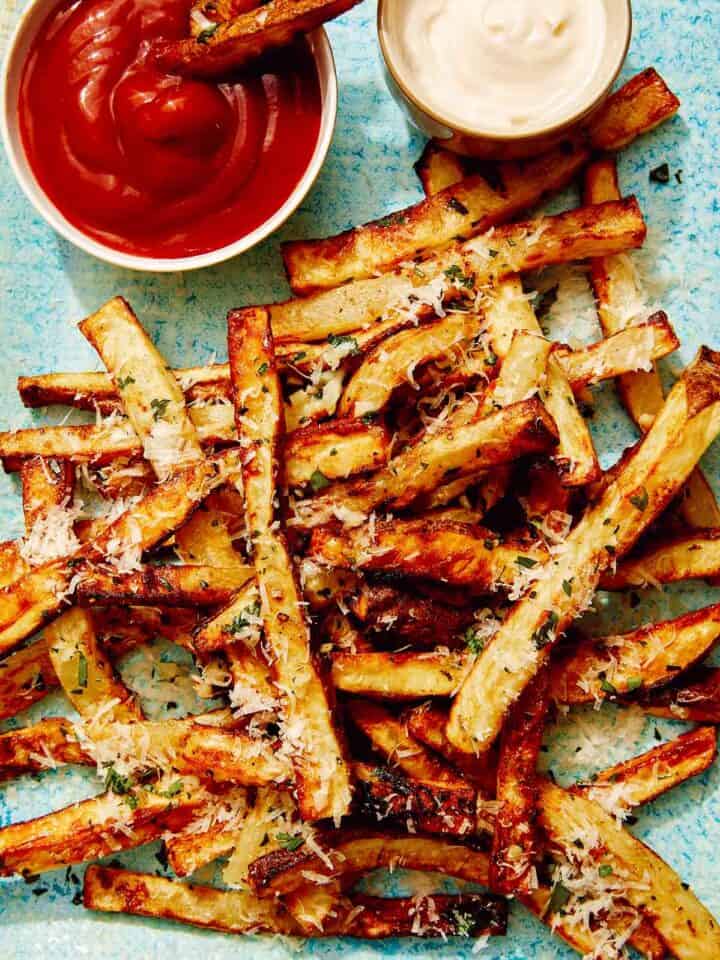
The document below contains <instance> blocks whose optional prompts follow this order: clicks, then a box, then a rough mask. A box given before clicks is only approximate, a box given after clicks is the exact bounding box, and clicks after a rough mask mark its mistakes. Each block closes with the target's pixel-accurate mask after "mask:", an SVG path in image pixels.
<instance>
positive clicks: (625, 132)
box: [589, 67, 680, 150]
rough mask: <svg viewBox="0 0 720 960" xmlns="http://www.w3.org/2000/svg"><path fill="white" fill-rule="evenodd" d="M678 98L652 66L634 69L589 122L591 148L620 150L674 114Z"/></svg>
mask: <svg viewBox="0 0 720 960" xmlns="http://www.w3.org/2000/svg"><path fill="white" fill-rule="evenodd" d="M679 109H680V101H679V100H678V98H677V97H676V96H675V94H674V93H672V91H671V90H669V89H668V87H667V85H666V84H665V81H664V80H663V79H662V77H661V76H660V75H659V74H658V72H657V71H656V70H655V69H654V68H653V67H649V68H648V69H647V70H643V71H642V73H638V74H637V75H636V76H634V77H633V78H632V79H631V80H628V82H627V83H626V84H624V85H623V86H622V87H620V89H619V90H616V91H615V93H614V94H612V96H611V97H609V98H608V99H607V100H606V101H605V103H604V104H603V106H602V107H601V109H600V110H598V112H597V113H596V114H595V115H594V117H593V118H592V121H591V123H590V128H589V136H590V143H591V144H592V146H593V147H594V149H595V150H622V148H623V147H626V146H627V145H628V144H629V143H632V141H633V140H635V138H636V137H639V136H640V135H641V134H643V133H648V132H649V131H650V130H653V129H654V128H655V127H657V126H658V125H659V124H661V123H663V122H664V121H665V120H668V119H669V118H670V117H672V116H674V115H675V114H676V113H677V111H678V110H679Z"/></svg>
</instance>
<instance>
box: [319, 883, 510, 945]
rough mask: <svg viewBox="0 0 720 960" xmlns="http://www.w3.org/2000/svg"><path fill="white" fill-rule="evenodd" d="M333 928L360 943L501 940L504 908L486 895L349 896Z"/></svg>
mask: <svg viewBox="0 0 720 960" xmlns="http://www.w3.org/2000/svg"><path fill="white" fill-rule="evenodd" d="M333 928H334V932H335V933H337V934H341V935H343V936H347V937H356V938H358V939H361V940H380V939H384V938H385V937H413V936H415V937H423V938H426V939H427V938H430V939H433V938H442V939H443V940H445V938H446V937H464V938H473V937H485V936H504V935H505V932H506V928H507V904H506V903H505V902H503V901H502V900H501V899H500V898H499V897H492V896H490V895H488V894H482V895H478V894H464V895H463V896H444V895H437V896H432V897H427V898H424V899H423V898H418V897H412V898H410V899H403V898H380V897H366V896H359V895H353V896H352V897H351V902H350V904H349V911H348V914H347V917H346V918H343V919H341V921H340V923H338V924H334V925H333Z"/></svg>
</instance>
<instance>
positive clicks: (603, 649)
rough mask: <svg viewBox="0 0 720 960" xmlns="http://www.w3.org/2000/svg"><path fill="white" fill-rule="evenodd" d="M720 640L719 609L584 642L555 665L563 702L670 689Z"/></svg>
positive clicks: (555, 684)
mask: <svg viewBox="0 0 720 960" xmlns="http://www.w3.org/2000/svg"><path fill="white" fill-rule="evenodd" d="M718 638H720V606H718V605H717V604H715V605H713V606H710V607H705V608H704V609H702V610H696V611H694V612H693V613H686V614H684V615H683V616H681V617H677V618H676V619H674V620H665V621H663V622H661V623H650V624H647V625H646V626H644V627H640V628H639V629H638V630H632V631H631V632H630V633H625V634H621V635H620V636H609V637H600V638H587V639H586V638H583V639H580V640H579V641H578V642H576V643H573V645H572V649H571V650H569V651H568V652H567V653H566V654H564V655H563V653H562V652H561V654H560V656H559V657H558V658H556V659H554V660H553V663H552V667H551V677H552V680H551V690H552V696H553V698H554V699H555V700H556V701H557V702H559V703H570V704H578V703H592V702H594V701H595V702H599V701H600V700H604V699H608V698H615V697H622V696H626V695H633V694H636V695H637V694H638V693H642V692H644V691H648V690H652V689H654V688H656V687H662V686H666V685H667V684H668V683H671V682H672V681H673V680H675V679H676V677H677V676H678V674H679V673H681V672H682V671H684V670H687V669H688V668H690V667H693V666H695V664H697V663H699V662H700V661H702V660H704V659H705V657H706V656H707V655H708V654H709V653H710V651H711V650H712V649H713V647H714V646H715V644H716V643H717V641H718Z"/></svg>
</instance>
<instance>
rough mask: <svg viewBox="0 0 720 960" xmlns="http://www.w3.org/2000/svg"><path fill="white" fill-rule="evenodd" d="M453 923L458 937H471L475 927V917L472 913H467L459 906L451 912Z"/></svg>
mask: <svg viewBox="0 0 720 960" xmlns="http://www.w3.org/2000/svg"><path fill="white" fill-rule="evenodd" d="M451 917H452V923H453V932H454V934H455V936H456V937H469V936H470V935H471V934H472V932H473V930H474V929H475V917H473V915H472V913H466V912H465V911H464V910H459V909H458V908H457V907H455V909H454V910H453V911H452V914H451Z"/></svg>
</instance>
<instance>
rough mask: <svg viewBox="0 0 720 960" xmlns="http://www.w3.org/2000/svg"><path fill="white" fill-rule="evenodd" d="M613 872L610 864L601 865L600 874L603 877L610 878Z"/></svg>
mask: <svg viewBox="0 0 720 960" xmlns="http://www.w3.org/2000/svg"><path fill="white" fill-rule="evenodd" d="M612 872H613V868H612V867H611V866H610V864H609V863H601V864H600V867H599V868H598V874H599V876H601V877H609V876H611V875H612Z"/></svg>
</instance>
